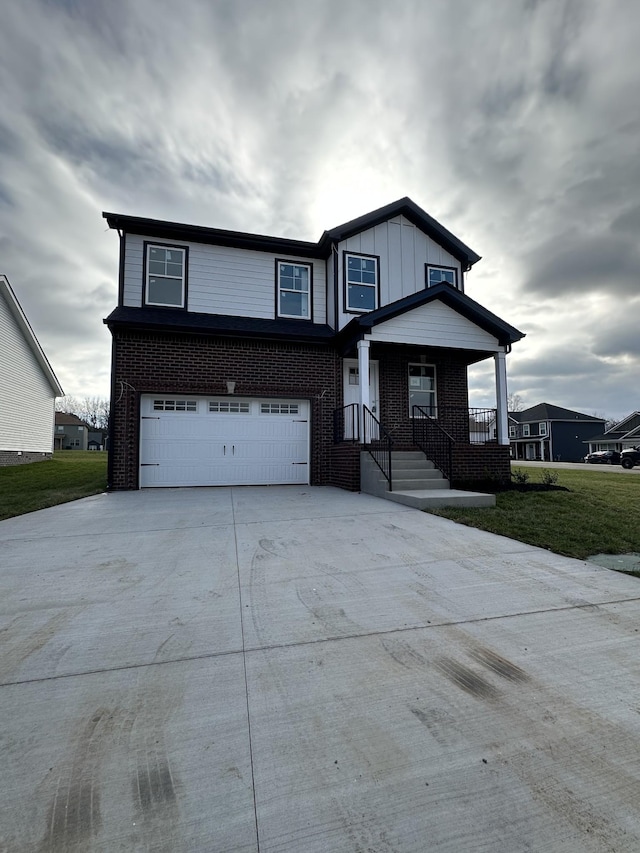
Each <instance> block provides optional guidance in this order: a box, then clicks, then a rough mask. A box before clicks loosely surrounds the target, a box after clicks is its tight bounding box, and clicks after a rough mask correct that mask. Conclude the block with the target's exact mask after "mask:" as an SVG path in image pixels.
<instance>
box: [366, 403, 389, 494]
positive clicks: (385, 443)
mask: <svg viewBox="0 0 640 853" xmlns="http://www.w3.org/2000/svg"><path fill="white" fill-rule="evenodd" d="M362 436H363V442H362V443H363V446H364V449H365V450H368V451H369V454H370V455H371V458H372V459H373V461H374V462H375V463H376V465H377V466H378V468H379V469H380V470H381V471H382V473H383V475H384V478H385V480H386V481H387V483H388V484H389V491H392V489H393V474H392V470H391V451H392V449H393V440H392V438H391V434H390V433H389V432H388V431H387V430H386V429H385V428H384V427H383V426H382V424H381V423H380V421H379V420H378V419H377V418H376V416H375V415H374V414H373V412H372V411H371V410H370V409H368V408H367V407H366V406H363V407H362Z"/></svg>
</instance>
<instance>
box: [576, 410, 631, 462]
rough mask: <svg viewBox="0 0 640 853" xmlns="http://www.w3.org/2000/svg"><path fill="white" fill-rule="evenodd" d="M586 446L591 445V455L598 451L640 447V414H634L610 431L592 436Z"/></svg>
mask: <svg viewBox="0 0 640 853" xmlns="http://www.w3.org/2000/svg"><path fill="white" fill-rule="evenodd" d="M585 444H588V445H589V453H594V452H595V451H596V450H618V451H620V450H624V449H625V448H626V447H636V446H637V445H640V412H632V413H631V414H630V415H628V416H627V417H626V418H624V419H623V420H621V421H620V422H619V423H617V424H614V425H613V426H612V427H610V428H609V429H608V430H605V431H604V432H601V433H598V434H597V435H591V436H590V437H589V439H588V440H587V441H586V442H585Z"/></svg>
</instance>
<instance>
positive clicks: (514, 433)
mask: <svg viewBox="0 0 640 853" xmlns="http://www.w3.org/2000/svg"><path fill="white" fill-rule="evenodd" d="M517 434H518V431H517V429H516V428H515V427H514V426H512V425H509V438H515V437H516V436H517Z"/></svg>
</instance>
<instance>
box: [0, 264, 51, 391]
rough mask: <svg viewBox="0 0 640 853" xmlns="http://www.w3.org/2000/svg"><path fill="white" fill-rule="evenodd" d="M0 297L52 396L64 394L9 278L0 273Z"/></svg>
mask: <svg viewBox="0 0 640 853" xmlns="http://www.w3.org/2000/svg"><path fill="white" fill-rule="evenodd" d="M0 297H2V298H4V301H5V302H6V304H7V307H8V308H9V311H10V312H11V314H12V316H13V318H14V320H15V321H16V323H17V325H18V328H19V329H20V331H21V332H22V336H23V338H24V339H25V341H26V343H27V345H28V346H29V349H30V350H31V352H32V353H33V356H34V358H35V360H36V361H37V362H38V365H39V367H40V369H41V370H42V373H43V374H44V377H45V379H46V380H47V382H48V383H49V385H50V387H51V391H52V392H53V396H54V397H62V396H64V391H63V390H62V387H61V386H60V383H59V382H58V378H57V376H56V375H55V373H54V372H53V368H52V367H51V365H50V364H49V360H48V359H47V357H46V355H45V354H44V350H43V349H42V347H41V346H40V344H39V342H38V339H37V338H36V336H35V333H34V331H33V329H32V328H31V324H30V323H29V321H28V320H27V315H26V314H25V313H24V311H23V310H22V306H21V305H20V303H19V302H18V297H17V296H16V295H15V293H14V292H13V289H12V287H11V285H10V284H9V279H8V278H7V277H6V275H0Z"/></svg>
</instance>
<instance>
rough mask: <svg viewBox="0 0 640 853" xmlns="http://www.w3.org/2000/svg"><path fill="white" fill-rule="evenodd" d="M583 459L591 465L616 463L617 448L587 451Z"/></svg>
mask: <svg viewBox="0 0 640 853" xmlns="http://www.w3.org/2000/svg"><path fill="white" fill-rule="evenodd" d="M584 461H585V462H589V463H590V464H591V465H617V464H618V462H620V454H619V453H618V451H617V450H596V451H594V452H593V453H587V455H586V456H585V457H584Z"/></svg>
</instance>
